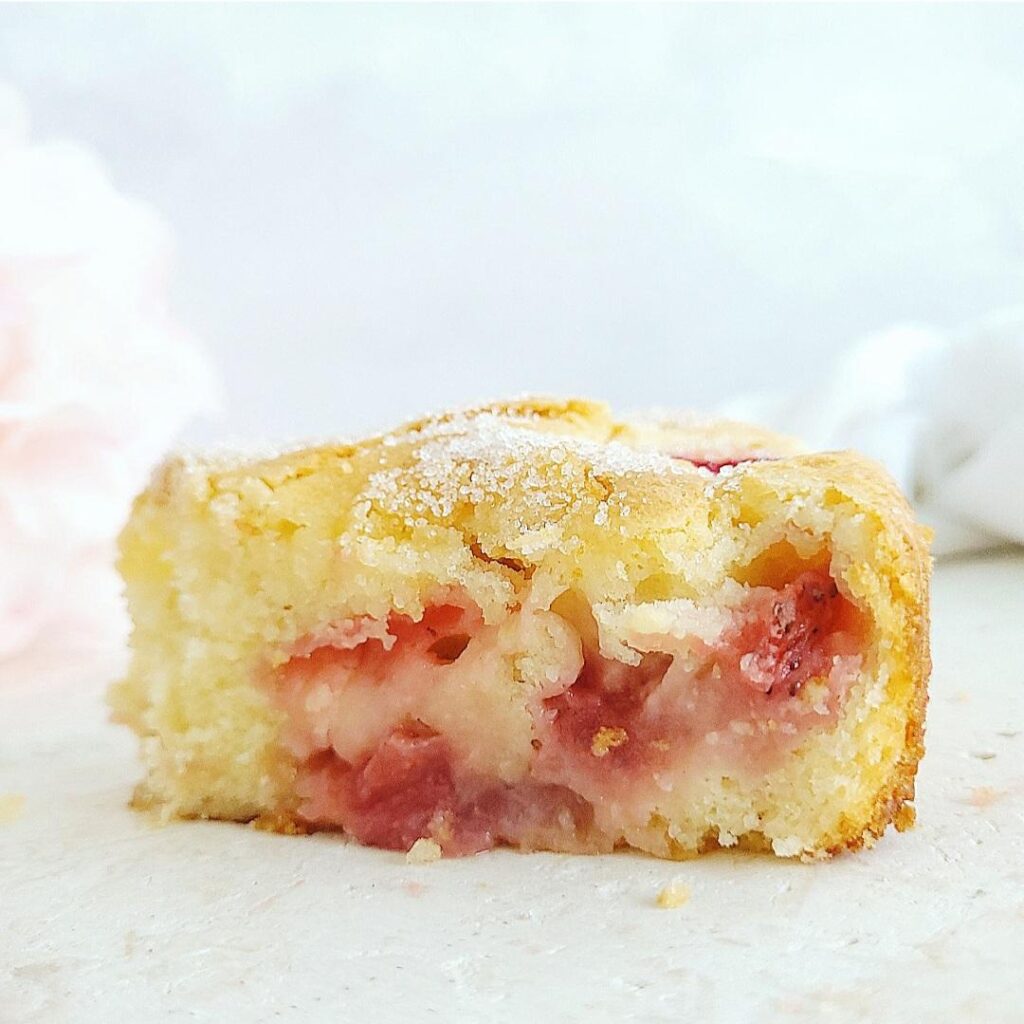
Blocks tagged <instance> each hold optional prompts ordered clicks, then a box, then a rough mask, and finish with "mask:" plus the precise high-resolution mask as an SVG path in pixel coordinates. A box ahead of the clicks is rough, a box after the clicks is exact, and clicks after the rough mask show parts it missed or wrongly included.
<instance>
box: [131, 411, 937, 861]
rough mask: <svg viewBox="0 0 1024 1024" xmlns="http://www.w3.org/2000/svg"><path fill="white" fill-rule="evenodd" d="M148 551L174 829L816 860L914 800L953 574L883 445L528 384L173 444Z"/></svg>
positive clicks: (151, 664) (148, 791)
mask: <svg viewBox="0 0 1024 1024" xmlns="http://www.w3.org/2000/svg"><path fill="white" fill-rule="evenodd" d="M121 551H122V554H121V561H120V567H121V571H122V573H123V575H124V578H125V581H126V585H127V597H128V603H129V607H130V611H131V614H132V618H133V621H134V632H133V657H132V662H131V666H130V670H129V672H128V675H127V678H126V679H124V680H123V681H121V682H119V683H117V684H115V686H114V688H113V689H112V692H111V701H112V705H113V708H114V710H115V715H116V717H117V718H118V719H119V720H121V721H123V722H126V723H128V724H129V725H130V726H131V727H132V728H133V729H134V730H135V731H136V732H137V733H138V734H139V736H140V737H141V738H142V748H143V755H144V759H145V763H146V767H147V775H146V779H145V781H144V782H143V783H142V784H141V786H140V787H139V788H138V790H137V792H136V803H137V804H138V805H142V806H149V807H157V808H159V809H160V810H161V812H162V814H163V815H164V816H165V817H172V816H180V817H198V818H221V819H230V820H234V821H252V822H255V823H256V824H258V825H260V826H263V827H268V828H274V829H278V830H280V831H288V832H305V831H311V830H318V829H330V830H338V831H341V832H344V833H346V834H347V835H349V836H351V837H353V838H354V839H356V840H358V841H359V842H362V843H365V844H369V845H372V846H377V847H383V848H386V849H392V850H406V851H407V850H410V849H411V848H412V847H413V845H414V844H417V845H418V848H419V849H422V845H423V843H426V844H429V846H430V848H432V849H435V850H438V851H440V852H441V853H443V854H444V855H446V856H458V855H460V854H469V853H476V852H478V851H482V850H486V849H489V848H491V847H494V846H499V845H506V846H513V847H519V848H522V849H534V850H536V849H543V850H561V851H572V852H588V853H596V852H603V851H610V850H614V849H617V848H624V847H631V848H635V849H638V850H643V851H647V852H648V853H651V854H654V855H656V856H660V857H684V856H688V855H691V854H694V853H697V852H700V851H704V850H708V849H711V848H714V847H720V846H740V847H744V848H748V849H761V850H769V851H774V853H775V854H777V855H779V856H784V857H792V856H801V857H805V858H808V857H824V856H827V855H829V854H832V853H835V852H837V851H839V850H841V849H843V848H857V847H860V846H862V845H864V844H868V843H871V842H873V841H874V839H875V838H877V837H878V836H880V835H881V834H882V832H883V831H884V830H885V828H886V826H887V825H888V824H890V823H892V824H894V825H895V826H896V828H897V829H900V830H902V829H904V828H906V827H907V826H908V825H909V824H910V823H911V822H912V821H913V808H912V804H911V801H912V800H913V796H914V776H915V772H916V770H917V764H918V761H919V759H920V757H921V755H922V753H923V747H922V730H923V720H924V711H925V702H926V688H927V679H928V674H929V668H930V665H929V654H928V580H929V572H930V562H929V557H928V554H927V542H926V536H925V531H924V530H923V529H922V528H921V527H919V526H918V525H916V524H915V522H914V520H913V518H912V516H911V513H910V510H909V508H908V507H907V505H906V503H905V501H904V499H903V498H902V497H901V495H900V494H899V492H898V490H897V488H896V486H895V484H894V483H893V482H892V481H891V480H890V479H889V477H888V476H887V475H886V474H885V472H884V471H883V470H882V469H881V468H880V467H878V466H877V465H875V464H874V463H872V462H870V461H868V460H867V459H865V458H862V457H861V456H859V455H856V454H853V453H850V452H832V453H826V454H804V453H803V452H802V451H801V450H800V448H799V447H798V446H797V445H796V444H795V443H794V442H792V441H790V440H789V439H786V438H783V437H779V436H777V435H774V434H770V433H767V432H765V431H762V430H758V429H756V428H753V427H746V426H742V425H739V424H735V423H729V422H723V421H710V422H708V421H700V420H697V419H688V418H685V417H682V418H671V417H665V418H652V419H649V420H647V421H628V422H619V421H616V420H615V419H613V418H612V416H611V415H610V413H609V411H608V410H607V409H606V408H605V407H604V406H602V405H598V404H594V403H590V402H584V401H543V400H523V401H518V402H510V403H505V404H497V405H489V406H484V407H480V408H476V409H471V410H468V411H463V412H458V413H451V414H445V415H440V416H436V417H432V418H428V419H424V420H420V421H418V422H414V423H411V424H408V425H406V426H404V427H402V428H400V429H398V430H396V431H394V432H392V433H388V434H384V435H382V436H379V437H374V438H371V439H369V440H366V441H363V442H360V443H357V444H327V445H320V446H314V447H306V448H300V449H296V450H293V451H289V452H285V453H284V454H278V455H273V456H267V457H250V458H235V457H209V458H192V457H184V456H182V457H172V458H170V459H169V460H167V461H166V462H165V463H164V465H163V466H162V467H161V468H160V469H159V470H158V471H157V473H156V474H155V476H154V478H153V480H152V482H151V484H150V486H149V488H148V489H147V490H146V492H145V493H144V494H142V495H141V496H140V497H139V498H138V500H137V502H136V505H135V509H134V512H133V514H132V517H131V520H130V522H129V523H128V525H127V527H126V528H125V530H124V533H123V536H122V541H121ZM421 841H422V842H421Z"/></svg>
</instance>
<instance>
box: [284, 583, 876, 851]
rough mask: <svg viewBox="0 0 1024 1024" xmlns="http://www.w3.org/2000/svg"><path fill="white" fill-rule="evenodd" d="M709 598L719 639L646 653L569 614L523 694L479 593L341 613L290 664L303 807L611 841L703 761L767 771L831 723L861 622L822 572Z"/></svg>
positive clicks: (454, 837) (445, 826)
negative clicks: (412, 613)
mask: <svg viewBox="0 0 1024 1024" xmlns="http://www.w3.org/2000/svg"><path fill="white" fill-rule="evenodd" d="M520 614H522V613H520ZM539 614H546V615H548V616H552V615H553V613H551V612H547V613H539ZM714 614H716V615H719V616H720V617H722V619H721V621H724V622H725V626H724V628H721V629H720V630H718V632H717V633H714V634H713V635H712V636H711V638H710V639H709V638H708V636H707V635H704V634H702V635H703V639H702V638H700V637H698V636H697V635H685V636H682V637H680V636H675V635H665V634H649V635H642V636H640V637H639V638H634V639H636V646H635V647H634V648H633V649H634V650H635V651H636V654H635V656H634V660H635V661H636V664H627V663H625V662H624V661H619V660H615V659H613V658H610V657H607V656H606V655H605V654H602V653H601V651H600V650H597V649H595V647H594V646H593V645H592V642H590V641H587V642H583V643H582V648H583V649H582V658H581V652H580V641H579V640H578V638H579V637H586V636H591V635H593V633H594V630H593V624H592V623H591V624H590V626H589V627H587V626H586V625H585V624H582V623H570V625H572V626H574V627H575V628H576V631H575V632H568V633H566V636H567V638H568V639H567V640H566V641H565V642H564V644H563V647H564V651H563V650H562V649H561V648H559V649H558V658H559V659H560V660H559V661H558V662H557V666H556V668H555V669H551V668H550V667H549V668H548V669H547V670H546V672H545V673H544V675H543V681H542V682H541V683H539V684H534V685H532V686H530V687H529V688H528V689H527V691H525V696H524V697H519V696H516V693H517V690H516V687H522V686H523V683H521V682H519V683H517V682H515V681H514V679H513V678H504V677H503V676H502V675H501V674H502V673H507V672H509V671H510V668H509V666H510V665H511V664H512V661H511V660H510V658H512V656H511V655H510V654H509V649H508V647H507V644H508V643H509V641H508V634H507V633H499V631H498V627H496V626H487V625H485V624H484V623H483V620H482V617H481V616H480V613H479V611H478V610H477V609H476V608H475V607H468V608H466V607H462V606H461V605H457V604H454V603H449V604H440V605H437V606H434V607H432V608H429V609H428V610H427V611H426V613H425V614H424V616H423V617H422V619H420V620H419V621H416V622H414V621H412V620H411V619H409V618H407V617H405V616H401V615H397V614H392V615H391V616H390V617H389V618H388V620H387V623H386V624H384V625H382V624H381V623H378V622H374V621H373V620H350V621H348V622H347V623H340V624H334V625H331V626H329V627H326V628H325V630H324V631H323V632H322V633H321V634H318V637H319V638H320V639H321V640H322V641H324V642H322V643H319V645H318V638H317V637H313V638H308V637H307V638H304V639H303V640H302V641H300V643H299V644H298V645H296V648H295V650H296V652H297V653H296V654H295V656H294V657H292V659H291V660H290V661H289V662H288V663H286V664H285V665H284V666H283V667H282V669H281V670H279V673H278V675H277V677H276V683H275V687H276V694H277V697H278V701H279V703H280V706H281V707H282V708H284V710H285V711H286V713H287V715H288V721H289V726H288V732H287V735H286V740H287V742H288V745H289V747H290V749H291V750H292V752H293V753H294V754H295V756H296V757H297V758H298V759H299V781H298V784H297V788H298V794H299V796H300V798H301V800H302V803H301V805H300V808H299V813H300V814H301V816H302V817H304V818H305V819H306V820H307V821H309V822H310V823H311V824H314V825H316V826H319V827H335V828H342V829H344V830H345V831H347V832H348V833H350V834H352V835H353V836H355V837H356V838H357V839H359V840H360V841H362V842H364V843H367V844H370V845H374V846H381V847H386V848H390V849H400V850H405V849H408V848H409V847H410V846H411V845H412V844H413V843H414V842H415V841H416V839H418V838H420V837H430V838H433V839H435V840H436V841H437V842H438V843H439V844H440V845H441V847H442V849H443V850H444V851H445V852H446V853H448V854H462V853H471V852H475V851H478V850H483V849H488V848H490V847H492V846H495V845H499V844H505V843H507V844H512V845H519V846H525V847H530V846H544V847H550V848H561V849H568V850H583V849H587V850H593V849H609V848H611V847H612V846H614V844H615V842H616V841H617V840H618V838H619V836H620V835H621V834H622V830H623V829H624V828H626V827H628V826H629V825H631V824H635V823H637V822H641V823H642V822H645V821H646V820H647V819H648V818H649V816H650V814H651V813H653V811H654V809H655V808H656V806H657V802H658V800H659V798H660V796H661V795H662V794H664V793H665V792H667V791H672V790H673V788H674V787H676V786H685V780H686V778H687V777H688V776H691V775H694V774H699V773H701V772H707V771H714V772H716V773H722V774H741V775H742V774H744V773H746V774H757V773H761V774H763V773H764V772H766V771H768V770H770V769H771V768H772V767H773V766H774V765H775V764H777V763H778V762H779V761H780V759H781V757H782V756H783V755H784V754H785V752H786V751H787V750H790V749H792V748H793V747H794V746H795V745H797V744H798V743H799V742H800V740H801V738H802V737H803V736H804V735H806V734H807V732H808V731H809V730H811V729H815V728H819V729H820V728H827V727H829V726H831V725H832V724H833V723H834V722H835V720H836V717H837V715H838V712H839V709H840V706H841V704H842V701H843V698H844V696H845V694H846V692H847V690H848V689H849V687H850V685H852V683H853V681H854V680H855V679H856V678H857V676H858V673H859V671H860V668H861V659H860V657H859V654H858V651H859V650H860V648H861V646H862V640H863V636H864V627H863V623H862V622H861V617H860V615H859V613H858V612H857V610H856V609H855V608H854V606H853V605H852V604H851V603H850V602H849V601H848V600H847V599H846V598H845V597H844V596H843V595H842V594H841V593H840V591H839V589H838V587H837V586H836V585H835V583H834V581H833V580H832V579H831V577H829V576H828V574H827V573H825V572H823V571H820V570H814V571H809V572H805V573H803V574H802V575H800V576H798V577H797V578H796V579H795V580H793V581H792V582H790V583H788V584H786V585H784V586H782V587H779V588H771V587H752V588H748V589H747V590H746V592H745V593H744V595H743V597H742V599H741V600H739V602H738V603H736V604H734V605H733V607H732V608H731V610H726V611H721V610H716V611H715V612H714ZM559 621H561V622H563V629H564V628H565V627H564V620H561V619H559ZM716 621H718V620H716ZM716 628H717V627H716ZM573 637H576V638H577V639H576V640H575V641H574V640H573V639H572V638H573ZM512 660H514V658H512ZM488 679H493V680H495V681H496V682H495V685H494V686H492V687H490V689H487V688H485V687H484V685H483V682H484V681H485V680H488ZM519 692H523V691H522V690H520V691H519ZM488 693H490V694H491V695H492V696H491V697H488V696H487V694H488ZM488 700H493V702H492V703H487V701H488ZM524 700H525V703H526V707H525V708H524V707H523V706H522V705H523V702H524ZM620 819H621V820H620Z"/></svg>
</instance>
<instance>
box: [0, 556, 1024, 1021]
mask: <svg viewBox="0 0 1024 1024" xmlns="http://www.w3.org/2000/svg"><path fill="white" fill-rule="evenodd" d="M934 603H935V613H934V647H935V675H934V680H933V690H932V693H933V695H932V702H931V708H930V711H929V719H928V748H929V750H928V755H927V757H926V759H925V762H924V764H923V766H922V770H921V774H920V786H919V798H918V809H919V825H918V827H917V828H916V829H915V830H914V831H913V832H911V833H909V834H907V835H903V836H896V835H890V836H888V837H887V838H886V839H885V840H884V841H883V842H882V843H880V844H879V845H878V846H877V847H876V848H875V849H874V850H872V851H868V852H865V853H862V854H860V855H856V856H845V857H841V858H839V859H837V860H835V861H833V862H831V863H828V864H821V865H810V866H809V865H801V864H794V863H789V862H781V861H776V860H772V859H768V858H764V857H750V856H739V855H732V854H728V853H723V854H716V855H714V856H710V857H707V858H704V859H702V860H699V861H695V862H689V863H684V864H671V863H662V862H658V861H655V860H651V859H646V858H641V857H633V856H612V857H604V858H593V859H590V858H574V857H562V856H548V855H531V856H523V855H516V854H513V853H507V852H500V853H492V854H486V855H482V856H478V857H475V858H472V859H468V860H460V861H451V862H442V863H437V864H430V865H422V866H412V865H407V864H406V863H405V861H404V859H403V858H402V857H401V856H398V855H395V854H390V853H382V852H378V851H373V850H365V849H360V848H358V847H355V846H350V845H347V844H346V843H344V842H343V841H341V840H339V839H336V838H330V837H324V836H318V837H310V838H288V837H282V836H277V835H268V834H265V833H259V832H255V831H253V830H251V829H248V828H245V827H240V826H233V825H224V824H176V825H172V826H169V827H166V828H158V827H154V826H153V825H152V824H150V823H149V822H148V821H147V820H146V819H145V818H143V817H141V816H139V815H137V814H135V813H133V812H131V811H129V810H128V809H127V808H126V806H125V802H126V799H127V797H128V793H129V790H130V788H131V785H132V783H133V781H134V780H135V778H136V776H137V767H136V765H135V763H134V760H133V756H134V755H133V751H134V745H133V742H132V740H131V738H130V737H129V736H127V735H126V734H125V733H124V732H123V731H122V730H120V729H117V728H115V727H113V726H111V725H108V724H106V722H105V720H104V710H103V707H102V703H101V698H100V692H101V684H100V682H99V681H98V680H95V679H94V680H93V681H92V682H91V683H90V682H89V681H85V680H82V679H81V678H75V674H74V673H63V674H62V673H60V672H54V671H50V672H49V673H47V674H46V676H45V678H44V676H43V675H42V674H39V675H36V676H31V675H28V674H26V673H25V672H24V671H22V672H21V673H19V672H12V671H11V670H8V671H7V673H6V675H7V676H8V678H6V679H5V680H3V681H2V682H0V816H2V815H6V817H7V818H8V819H10V818H13V820H8V821H7V822H6V823H5V824H3V825H0V921H2V922H3V928H2V931H0V1021H3V1022H4V1024H14V1022H17V1024H22V1022H25V1024H29V1022H46V1024H60V1022H65V1021H68V1022H75V1024H91V1022H100V1021H103V1022H106V1021H111V1020H122V1019H123V1020H131V1021H134V1022H141V1024H145V1022H149V1021H172V1020H188V1021H211V1022H221V1021H231V1022H247V1021H300V1020H301V1021H311V1020H312V1021H374V1022H377V1021H383V1022H388V1021H391V1020H394V1021H399V1020H400V1021H403V1022H404V1021H409V1020H416V1021H420V1020H446V1021H451V1020H456V1021H487V1022H501V1021H523V1020H530V1019H532V1020H536V1021H577V1020H579V1021H583V1020H587V1021H603V1020H618V1021H621V1020H637V1021H645V1022H646V1021H662V1020H665V1021H669V1020H672V1021H687V1020H691V1019H699V1020H701V1021H702V1022H703V1024H708V1022H716V1021H748V1020H754V1019H758V1020H762V1021H774V1020H780V1021H807V1022H814V1024H821V1022H846V1021H869V1020H870V1021H887V1022H888V1021H908V1022H915V1024H916V1022H919V1021H923V1020H928V1021H929V1022H931V1024H939V1022H945V1021H950V1022H953V1021H956V1022H960V1021H985V1022H1002V1021H1006V1022H1016V1021H1019V1020H1021V1019H1022V1016H1024V981H1022V978H1024V970H1022V963H1024V760H1022V759H1024V646H1022V645H1021V643H1020V628H1021V620H1022V615H1024V556H1020V555H1013V556H1002V557H998V558H988V559H981V560H974V561H960V562H950V563H946V564H943V565H941V566H940V567H939V570H938V572H937V576H936V582H935V591H934ZM79 675H80V673H79ZM12 677H13V678H12ZM2 794H6V795H7V797H9V796H10V795H12V794H20V795H22V796H23V797H24V806H23V809H22V811H21V812H20V813H17V812H16V810H15V807H14V802H13V801H11V800H10V799H6V798H5V797H4V796H2ZM674 879H679V880H681V881H682V882H683V883H685V884H686V885H687V886H689V888H690V890H691V892H692V895H691V897H690V899H689V902H688V903H687V904H686V905H685V906H683V907H680V908H678V909H673V910H665V909H659V908H657V907H656V905H655V902H654V901H655V897H656V895H657V893H658V891H659V890H660V889H661V888H662V887H663V886H664V885H666V884H667V883H669V882H671V881H672V880H674Z"/></svg>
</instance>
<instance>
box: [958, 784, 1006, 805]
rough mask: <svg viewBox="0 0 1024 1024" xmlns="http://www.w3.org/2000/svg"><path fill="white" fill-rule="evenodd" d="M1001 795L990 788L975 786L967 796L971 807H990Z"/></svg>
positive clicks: (996, 790)
mask: <svg viewBox="0 0 1024 1024" xmlns="http://www.w3.org/2000/svg"><path fill="white" fill-rule="evenodd" d="M1002 795H1003V794H1002V793H1000V792H999V790H998V789H993V788H992V787H991V786H975V787H974V789H972V790H971V791H970V793H969V794H968V795H967V803H969V804H970V805H971V806H972V807H991V806H992V804H994V803H995V802H996V801H997V800H998V799H999V798H1000V797H1001V796H1002Z"/></svg>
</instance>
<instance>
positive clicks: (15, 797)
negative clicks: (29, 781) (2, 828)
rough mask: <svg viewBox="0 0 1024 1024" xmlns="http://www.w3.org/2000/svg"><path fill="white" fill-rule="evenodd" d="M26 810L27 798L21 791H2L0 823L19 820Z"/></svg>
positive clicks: (7, 823)
mask: <svg viewBox="0 0 1024 1024" xmlns="http://www.w3.org/2000/svg"><path fill="white" fill-rule="evenodd" d="M24 810H25V798H24V797H23V796H22V795H21V793H0V825H10V824H11V823H12V822H14V821H17V820H18V819H19V818H20V817H21V815H22V813H23V812H24Z"/></svg>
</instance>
